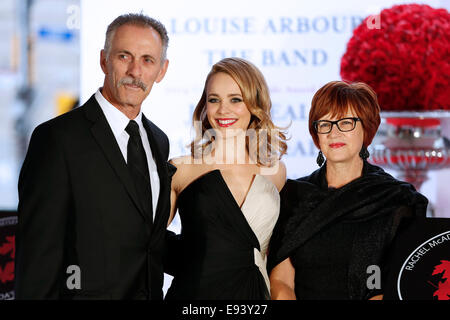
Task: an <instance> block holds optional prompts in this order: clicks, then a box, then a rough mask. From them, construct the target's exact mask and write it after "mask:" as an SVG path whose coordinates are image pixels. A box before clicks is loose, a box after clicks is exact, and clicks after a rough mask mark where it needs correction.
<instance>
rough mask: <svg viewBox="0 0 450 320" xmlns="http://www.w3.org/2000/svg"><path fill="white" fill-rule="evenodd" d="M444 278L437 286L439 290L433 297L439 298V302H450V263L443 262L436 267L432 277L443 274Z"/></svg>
mask: <svg viewBox="0 0 450 320" xmlns="http://www.w3.org/2000/svg"><path fill="white" fill-rule="evenodd" d="M441 273H442V277H441V280H443V281H439V282H438V285H437V286H435V287H436V288H437V290H436V291H435V292H434V294H433V297H434V296H437V297H438V300H450V261H447V260H441V263H440V264H438V265H437V266H435V267H434V270H433V273H432V275H433V276H434V275H437V274H441Z"/></svg>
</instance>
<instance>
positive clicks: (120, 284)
mask: <svg viewBox="0 0 450 320" xmlns="http://www.w3.org/2000/svg"><path fill="white" fill-rule="evenodd" d="M167 45H168V36H167V32H166V29H165V28H164V26H163V25H162V24H161V23H160V22H158V21H157V20H154V19H152V18H150V17H147V16H145V15H142V14H127V15H122V16H119V17H118V18H116V19H115V20H114V21H113V22H112V23H111V24H110V25H109V26H108V30H107V32H106V41H105V47H104V50H102V51H101V55H100V65H101V68H102V70H103V72H104V73H105V80H104V83H103V87H102V88H100V89H99V90H98V91H97V92H96V93H95V94H94V95H93V96H92V97H91V98H90V99H89V100H88V101H87V102H86V103H85V104H84V105H83V106H81V107H79V108H77V109H75V110H73V111H71V112H69V113H67V114H64V115H62V116H59V117H57V118H55V119H52V120H50V121H47V122H45V123H43V124H41V125H39V126H38V127H37V128H36V129H35V130H34V132H33V135H32V137H31V141H30V145H29V148H28V153H27V156H26V158H25V161H24V164H23V167H22V170H21V173H20V177H19V207H18V214H19V223H18V230H17V260H16V297H17V298H18V299H162V284H163V267H162V253H163V246H164V235H165V229H166V226H167V220H168V217H169V206H170V202H169V194H170V179H171V175H173V172H174V168H173V167H172V166H171V165H170V164H168V163H167V158H168V155H169V141H168V138H167V136H166V135H165V134H164V132H162V131H161V130H160V129H159V128H158V127H157V126H155V125H154V124H153V123H152V122H151V121H149V120H148V119H147V118H146V117H145V116H144V115H143V114H142V111H141V104H142V102H143V101H144V99H145V98H146V97H147V96H148V94H149V93H150V91H151V88H152V86H153V84H154V83H155V82H156V83H158V82H160V81H161V80H162V79H163V78H164V75H165V73H166V70H167V66H168V60H167V59H166V51H167Z"/></svg>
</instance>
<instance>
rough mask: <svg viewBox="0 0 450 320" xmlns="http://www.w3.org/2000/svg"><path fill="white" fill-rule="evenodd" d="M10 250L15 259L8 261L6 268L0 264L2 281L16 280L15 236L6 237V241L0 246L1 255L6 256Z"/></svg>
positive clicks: (0, 279) (0, 278) (12, 257)
mask: <svg viewBox="0 0 450 320" xmlns="http://www.w3.org/2000/svg"><path fill="white" fill-rule="evenodd" d="M9 252H10V257H11V259H13V260H12V261H9V262H7V263H6V265H5V268H4V269H2V267H1V266H0V282H2V283H6V282H8V281H12V280H14V257H15V256H16V241H15V236H11V237H6V242H5V243H4V244H3V245H2V246H1V247H0V255H3V256H4V255H6V254H8V253H9Z"/></svg>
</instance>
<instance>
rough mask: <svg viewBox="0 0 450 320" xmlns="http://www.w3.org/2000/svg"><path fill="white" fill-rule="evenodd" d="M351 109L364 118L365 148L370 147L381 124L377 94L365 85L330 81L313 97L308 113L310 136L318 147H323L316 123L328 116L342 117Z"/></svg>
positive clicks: (362, 121)
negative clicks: (320, 143)
mask: <svg viewBox="0 0 450 320" xmlns="http://www.w3.org/2000/svg"><path fill="white" fill-rule="evenodd" d="M349 108H350V110H353V111H354V112H355V113H356V115H357V116H358V118H360V119H361V123H362V126H363V130H364V142H363V146H364V147H367V146H368V145H370V144H371V143H372V140H373V137H374V136H375V133H376V132H377V130H378V126H379V125H380V121H381V120H380V106H379V105H378V99H377V95H376V93H375V91H373V90H372V88H371V87H370V86H369V85H367V84H365V83H363V82H354V83H347V82H344V81H331V82H328V83H327V84H326V85H324V86H323V87H322V88H320V89H319V90H318V91H317V92H316V93H315V94H314V97H313V99H312V102H311V110H310V111H309V133H310V134H311V136H312V138H313V141H314V144H315V145H316V147H317V148H320V147H319V137H318V134H317V132H316V130H315V128H314V124H313V122H314V121H317V120H320V118H322V117H323V116H325V115H327V114H328V113H330V114H331V116H332V117H337V118H340V117H343V116H344V115H345V114H346V113H347V110H348V109H349Z"/></svg>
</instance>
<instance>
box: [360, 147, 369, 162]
mask: <svg viewBox="0 0 450 320" xmlns="http://www.w3.org/2000/svg"><path fill="white" fill-rule="evenodd" d="M359 156H360V157H361V159H363V160H364V161H366V160H367V158H369V157H370V153H369V151H368V150H367V148H366V147H364V146H363V147H362V148H361V151H359Z"/></svg>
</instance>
